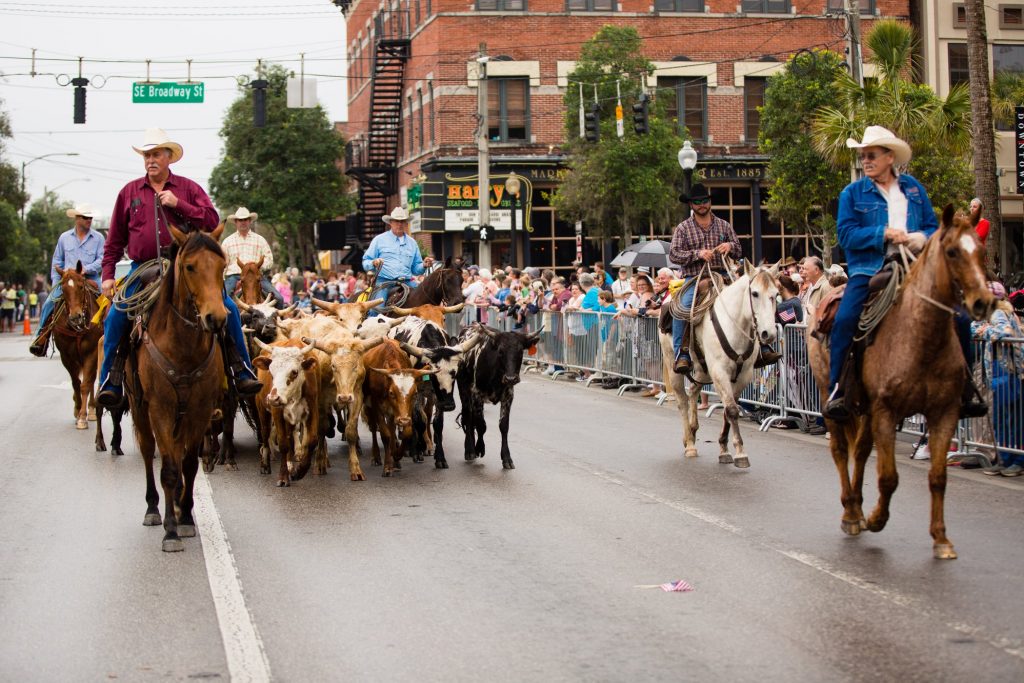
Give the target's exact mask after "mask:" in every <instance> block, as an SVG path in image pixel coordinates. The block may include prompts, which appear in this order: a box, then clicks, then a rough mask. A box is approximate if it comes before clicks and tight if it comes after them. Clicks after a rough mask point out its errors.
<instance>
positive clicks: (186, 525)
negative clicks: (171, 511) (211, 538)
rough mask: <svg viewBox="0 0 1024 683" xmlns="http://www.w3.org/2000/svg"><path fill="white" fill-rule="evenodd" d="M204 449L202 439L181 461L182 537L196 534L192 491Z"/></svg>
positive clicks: (180, 515) (180, 508) (180, 534)
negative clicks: (182, 483)
mask: <svg viewBox="0 0 1024 683" xmlns="http://www.w3.org/2000/svg"><path fill="white" fill-rule="evenodd" d="M202 451H203V442H202V441H200V442H199V443H198V444H196V445H195V446H192V447H191V448H189V449H187V450H186V451H185V459H184V461H182V463H181V472H182V475H183V477H184V480H185V481H184V486H183V487H182V490H181V498H180V499H179V501H178V509H179V512H178V535H179V536H181V537H182V538H192V537H193V536H195V535H196V522H195V519H194V518H193V517H192V509H193V508H194V507H195V498H193V495H192V491H193V487H194V486H195V483H196V473H197V472H198V471H199V458H200V457H201V455H202Z"/></svg>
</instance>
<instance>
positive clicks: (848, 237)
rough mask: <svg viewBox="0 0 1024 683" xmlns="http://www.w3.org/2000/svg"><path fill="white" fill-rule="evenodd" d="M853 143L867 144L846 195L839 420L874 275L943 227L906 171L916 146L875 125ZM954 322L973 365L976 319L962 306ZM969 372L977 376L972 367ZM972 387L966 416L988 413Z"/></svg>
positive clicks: (841, 221)
mask: <svg viewBox="0 0 1024 683" xmlns="http://www.w3.org/2000/svg"><path fill="white" fill-rule="evenodd" d="M846 146H847V147H849V148H851V149H856V150H859V154H860V160H861V165H862V166H863V168H864V177H862V178H860V179H859V180H855V181H853V182H852V183H850V184H849V185H847V186H846V188H845V189H844V190H843V191H842V193H841V194H840V195H839V218H838V219H837V231H838V236H839V245H840V246H841V247H842V248H843V253H844V254H845V255H846V264H847V265H846V268H847V272H848V273H849V276H850V279H849V282H847V284H846V291H845V293H844V294H843V298H842V300H841V302H840V304H839V310H838V312H837V313H836V318H835V322H834V323H833V326H832V335H831V340H830V344H831V347H830V349H829V387H828V388H829V398H828V402H827V403H826V405H825V406H824V408H823V409H822V411H821V412H822V415H824V416H825V417H827V418H829V419H831V420H835V421H836V422H844V421H847V420H849V419H850V417H851V415H850V411H849V409H848V408H847V407H846V402H845V399H844V387H843V386H842V385H841V384H840V378H841V377H842V373H843V364H844V363H845V361H846V359H847V357H848V356H849V353H850V347H851V345H852V344H853V336H854V333H855V332H856V331H857V324H858V322H859V321H860V315H861V311H862V310H863V309H864V303H865V302H866V301H867V298H868V284H869V282H870V280H871V276H873V275H875V274H876V273H878V271H879V270H881V269H882V266H883V265H884V262H885V258H886V254H887V252H888V251H889V250H890V249H891V248H893V249H894V248H895V247H896V246H898V245H906V247H907V248H908V249H910V250H911V251H912V252H914V253H918V252H920V251H921V250H922V249H923V248H924V245H925V242H926V241H927V239H928V238H929V237H930V236H931V235H932V233H934V232H935V231H936V230H937V229H938V221H937V220H936V218H935V211H934V209H933V208H932V203H931V200H929V199H928V193H927V192H926V191H925V189H924V186H923V185H921V183H920V182H918V181H917V179H916V178H914V177H913V176H911V175H910V174H909V173H900V172H899V170H898V167H900V166H906V164H907V163H908V162H909V161H910V157H911V149H910V145H908V144H907V143H906V142H904V141H903V140H901V139H899V138H898V137H896V136H895V135H894V134H893V133H892V132H891V131H889V130H888V129H886V128H883V127H881V126H868V127H867V129H866V130H865V131H864V139H863V140H861V141H860V142H858V141H857V140H854V139H853V138H850V139H848V140H847V141H846ZM954 323H955V325H956V330H957V335H958V336H959V338H960V346H961V349H962V350H963V354H964V358H965V359H966V361H967V367H970V364H971V362H972V360H973V359H972V355H973V354H972V353H971V348H970V346H971V345H970V327H971V326H970V319H969V318H968V317H967V315H966V314H965V313H964V312H963V311H958V313H957V315H956V316H955V318H954ZM967 374H968V376H969V375H970V373H969V372H968V373H967ZM964 389H965V394H964V397H963V398H962V406H961V413H962V415H963V416H964V417H980V416H982V415H984V414H985V413H986V412H987V407H986V406H985V404H984V403H983V402H981V401H980V397H978V396H977V389H975V388H974V385H973V383H972V382H970V381H968V382H967V383H966V384H965V386H964Z"/></svg>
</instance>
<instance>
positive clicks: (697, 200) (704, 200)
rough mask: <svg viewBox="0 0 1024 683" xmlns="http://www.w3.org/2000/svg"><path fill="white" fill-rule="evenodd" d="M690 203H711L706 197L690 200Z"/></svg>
mask: <svg viewBox="0 0 1024 683" xmlns="http://www.w3.org/2000/svg"><path fill="white" fill-rule="evenodd" d="M690 203H691V204H710V203H711V198H710V197H707V198H705V199H691V200H690Z"/></svg>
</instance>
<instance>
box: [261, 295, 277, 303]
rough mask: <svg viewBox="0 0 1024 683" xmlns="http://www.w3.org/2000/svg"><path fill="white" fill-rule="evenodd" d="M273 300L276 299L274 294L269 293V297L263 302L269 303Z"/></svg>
mask: <svg viewBox="0 0 1024 683" xmlns="http://www.w3.org/2000/svg"><path fill="white" fill-rule="evenodd" d="M273 300H274V295H273V294H267V298H266V299H264V300H263V303H264V304H269V303H270V302H271V301H273Z"/></svg>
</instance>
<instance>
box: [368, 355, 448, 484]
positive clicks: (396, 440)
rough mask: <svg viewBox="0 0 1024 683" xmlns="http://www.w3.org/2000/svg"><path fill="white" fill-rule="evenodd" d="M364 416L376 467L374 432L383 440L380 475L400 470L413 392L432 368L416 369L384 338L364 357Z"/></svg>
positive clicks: (409, 434)
mask: <svg viewBox="0 0 1024 683" xmlns="http://www.w3.org/2000/svg"><path fill="white" fill-rule="evenodd" d="M363 364H364V365H365V366H366V378H365V380H364V381H363V398H364V403H363V417H364V418H365V419H366V424H367V425H368V426H369V428H370V434H371V435H372V437H373V464H374V465H379V464H381V461H380V448H379V446H378V445H377V432H380V433H381V436H382V437H383V441H384V471H383V472H382V474H383V476H385V477H390V476H391V473H392V472H393V471H394V470H396V469H401V464H400V463H401V459H402V453H403V446H404V444H405V442H406V441H408V440H409V439H411V438H412V436H413V431H412V412H413V404H414V402H415V399H416V390H417V388H418V387H419V385H420V383H421V382H422V380H423V379H424V376H425V375H429V374H430V373H431V372H433V368H424V369H421V370H415V369H413V367H412V363H411V362H410V361H409V355H408V354H407V353H406V352H405V351H403V350H402V347H401V346H399V344H398V342H396V341H394V340H393V339H387V340H385V341H384V342H383V343H381V344H380V345H379V346H377V347H375V348H373V349H370V350H369V351H367V352H366V353H365V354H364V355H363Z"/></svg>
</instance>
